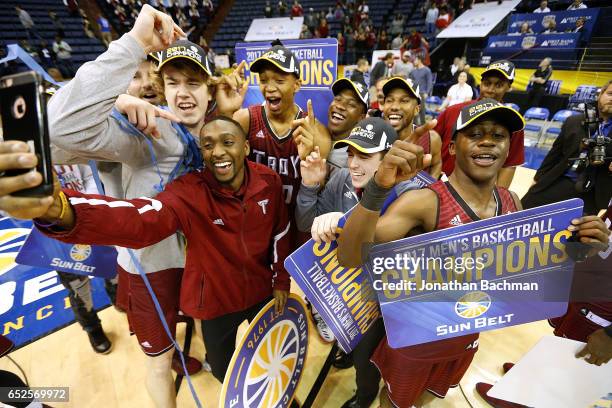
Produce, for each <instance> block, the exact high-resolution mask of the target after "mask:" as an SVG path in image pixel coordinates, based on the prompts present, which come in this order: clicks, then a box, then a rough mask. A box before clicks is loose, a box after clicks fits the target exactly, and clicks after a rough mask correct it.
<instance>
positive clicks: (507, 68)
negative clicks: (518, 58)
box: [489, 62, 510, 71]
mask: <svg viewBox="0 0 612 408" xmlns="http://www.w3.org/2000/svg"><path fill="white" fill-rule="evenodd" d="M489 69H501V70H503V71H510V65H509V64H508V63H507V62H496V63H495V64H491V65H489Z"/></svg>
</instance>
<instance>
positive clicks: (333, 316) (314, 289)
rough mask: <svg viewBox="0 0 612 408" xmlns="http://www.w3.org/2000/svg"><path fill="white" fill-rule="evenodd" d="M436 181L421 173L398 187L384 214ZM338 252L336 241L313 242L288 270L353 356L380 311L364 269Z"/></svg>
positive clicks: (297, 253)
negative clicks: (341, 260)
mask: <svg viewBox="0 0 612 408" xmlns="http://www.w3.org/2000/svg"><path fill="white" fill-rule="evenodd" d="M434 181H435V180H434V179H433V178H432V177H431V176H430V175H429V174H427V173H425V172H420V173H419V174H417V176H416V177H415V178H413V179H412V180H409V181H407V182H405V183H402V184H400V185H398V186H396V188H394V190H393V191H392V193H391V194H390V196H389V197H388V198H387V201H386V202H385V205H384V206H383V211H382V213H384V211H385V210H386V208H388V206H389V205H390V204H391V203H392V202H393V201H394V200H395V199H396V198H397V197H398V196H399V195H401V194H402V193H404V192H405V191H408V190H414V189H419V188H423V187H425V186H427V185H429V184H431V183H433V182H434ZM349 214H350V211H349V212H347V213H346V214H345V215H344V216H343V217H342V218H341V219H340V221H339V222H338V226H339V227H342V226H343V225H344V223H345V222H346V219H347V217H348V216H349ZM337 248H338V245H337V244H336V241H333V242H331V243H321V244H317V243H316V242H315V241H313V240H312V239H311V240H309V241H308V242H306V243H305V244H304V245H302V246H301V247H300V248H298V249H297V250H296V251H295V252H293V253H292V254H291V255H289V256H288V257H287V259H286V260H285V268H286V269H287V271H288V272H289V274H290V275H291V277H292V278H293V280H294V282H295V283H296V284H297V285H298V286H299V287H300V289H302V291H303V292H304V294H305V295H306V298H308V300H309V301H310V302H311V303H312V305H313V306H314V307H315V308H316V309H317V311H318V312H319V313H320V314H321V316H322V317H323V320H324V321H325V323H327V325H328V326H329V328H330V329H331V331H332V333H334V336H335V337H336V340H338V345H339V346H340V348H341V349H342V350H343V351H344V352H346V353H349V352H350V351H351V350H352V349H353V348H354V347H355V346H356V345H357V343H359V341H360V340H361V338H362V337H363V335H364V334H365V333H366V332H367V331H368V329H369V328H370V326H371V325H372V324H373V323H374V322H375V321H376V320H377V319H378V318H379V317H380V310H379V307H378V301H377V299H376V295H375V294H374V292H373V290H372V286H371V284H370V282H369V280H368V277H367V274H366V273H363V270H362V268H361V267H359V268H344V267H342V266H340V264H339V263H338V258H337Z"/></svg>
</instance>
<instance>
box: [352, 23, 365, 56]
mask: <svg viewBox="0 0 612 408" xmlns="http://www.w3.org/2000/svg"><path fill="white" fill-rule="evenodd" d="M367 46H368V43H367V34H366V32H365V30H363V29H361V28H360V29H359V30H357V34H356V35H355V53H356V54H357V58H361V57H363V56H365V55H366V54H367V48H366V47H367Z"/></svg>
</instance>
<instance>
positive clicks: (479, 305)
mask: <svg viewBox="0 0 612 408" xmlns="http://www.w3.org/2000/svg"><path fill="white" fill-rule="evenodd" d="M582 205H583V203H582V200H579V199H572V200H567V201H563V202H560V203H556V204H551V205H546V206H542V207H538V208H534V209H529V210H525V211H519V212H516V213H512V214H506V215H502V216H499V217H494V218H489V219H485V220H481V221H476V222H472V223H469V224H465V225H459V226H457V227H454V228H448V229H443V230H438V231H433V232H430V233H427V234H422V235H418V236H414V237H409V238H405V239H402V240H398V241H393V242H389V243H385V244H381V245H376V246H374V247H373V248H372V250H371V252H370V258H369V261H368V263H367V264H366V265H365V266H364V268H365V269H366V271H367V272H368V274H369V276H370V279H371V281H372V282H373V286H374V290H375V292H376V294H377V296H378V300H379V302H380V307H381V310H382V315H383V319H384V321H385V328H386V332H387V338H388V342H389V345H390V346H391V347H393V348H400V347H406V346H411V345H415V344H421V343H427V342H431V341H436V340H442V339H447V338H451V337H457V336H462V335H466V334H470V333H478V332H481V331H486V330H493V329H499V328H502V327H507V326H512V325H517V324H523V323H529V322H533V321H536V320H543V319H547V318H550V317H556V316H561V315H563V314H564V313H565V311H566V309H567V302H568V298H569V294H570V289H571V284H572V276H573V266H574V262H573V261H572V259H571V258H570V257H569V256H568V252H569V251H568V245H567V244H566V241H567V239H568V238H569V237H570V236H571V232H569V231H568V230H567V227H568V226H569V225H570V221H571V220H572V219H574V218H578V217H580V216H581V215H582ZM570 245H575V244H570Z"/></svg>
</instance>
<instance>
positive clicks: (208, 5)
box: [196, 0, 215, 19]
mask: <svg viewBox="0 0 612 408" xmlns="http://www.w3.org/2000/svg"><path fill="white" fill-rule="evenodd" d="M196 3H197V1H196ZM196 7H197V4H196ZM202 7H204V13H206V18H208V19H210V17H211V16H212V15H213V11H214V10H215V6H214V5H213V2H212V0H202Z"/></svg>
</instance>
